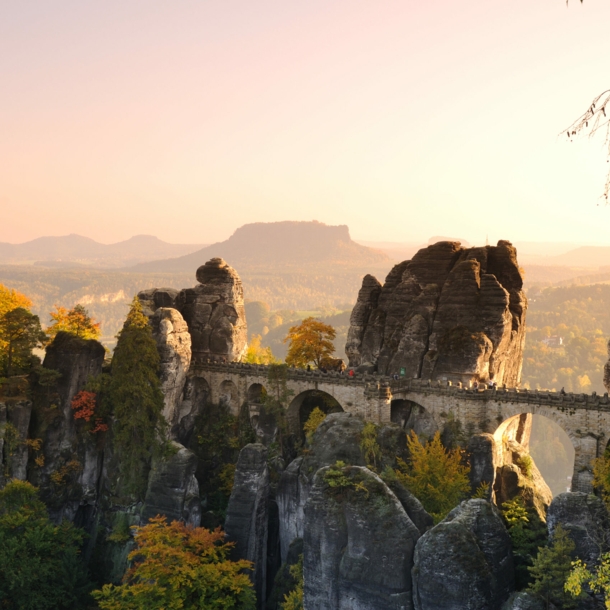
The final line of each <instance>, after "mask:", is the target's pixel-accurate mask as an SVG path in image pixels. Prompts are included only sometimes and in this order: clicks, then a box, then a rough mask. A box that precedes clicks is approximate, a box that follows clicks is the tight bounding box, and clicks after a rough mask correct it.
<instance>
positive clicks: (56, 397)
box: [29, 332, 105, 520]
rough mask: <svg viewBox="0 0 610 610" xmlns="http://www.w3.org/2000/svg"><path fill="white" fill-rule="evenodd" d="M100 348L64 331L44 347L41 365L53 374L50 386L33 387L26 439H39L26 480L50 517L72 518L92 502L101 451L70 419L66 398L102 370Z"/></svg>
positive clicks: (68, 401)
mask: <svg viewBox="0 0 610 610" xmlns="http://www.w3.org/2000/svg"><path fill="white" fill-rule="evenodd" d="M104 357H105V350H104V346H103V345H102V344H101V343H99V342H98V341H95V340H93V339H90V340H85V339H81V338H79V337H76V336H74V335H70V334H68V333H65V332H59V333H57V335H56V337H55V339H54V340H53V342H52V343H51V344H50V345H49V346H48V347H47V350H46V355H45V359H44V362H43V367H44V368H45V369H51V370H54V371H57V372H58V373H59V378H58V380H57V382H56V384H54V385H52V386H45V387H39V388H37V390H36V395H37V399H36V405H35V409H34V413H33V420H34V421H33V426H32V429H31V430H30V434H31V437H32V438H41V439H42V440H43V443H42V450H41V456H39V457H41V458H42V459H41V460H40V463H41V464H42V465H37V466H36V468H34V469H33V471H32V474H31V476H30V477H29V479H30V480H31V481H32V482H33V483H34V484H36V485H37V486H39V487H40V488H41V497H42V498H43V499H44V500H45V502H46V503H47V505H48V506H49V509H50V514H51V516H52V517H53V518H54V519H56V520H61V519H63V518H66V519H69V520H73V519H74V518H75V516H76V513H77V511H78V510H80V511H81V512H82V511H86V508H87V507H88V506H93V505H95V503H96V502H97V493H98V482H99V477H100V472H101V468H102V455H101V452H100V451H99V448H98V447H97V445H96V442H95V438H94V437H93V436H92V435H91V434H89V433H81V432H80V428H79V426H78V425H77V423H76V422H75V420H74V412H73V410H72V404H71V403H72V399H73V398H74V396H75V395H76V394H77V393H78V392H80V391H81V390H83V389H84V388H85V384H86V383H87V381H88V380H89V378H90V377H95V376H96V375H99V374H100V373H101V372H102V364H103V362H104Z"/></svg>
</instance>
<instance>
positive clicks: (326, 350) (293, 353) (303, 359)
mask: <svg viewBox="0 0 610 610" xmlns="http://www.w3.org/2000/svg"><path fill="white" fill-rule="evenodd" d="M336 336H337V333H336V331H335V329H334V328H333V327H332V326H329V325H328V324H324V323H323V322H320V321H319V320H316V319H315V318H312V317H309V318H305V319H304V320H303V321H302V322H301V323H300V324H298V325H297V326H291V327H290V329H289V330H288V334H287V335H286V337H285V339H284V343H287V342H289V347H288V354H287V355H286V364H288V365H290V366H296V367H298V368H305V367H306V366H307V365H308V364H310V363H313V364H314V365H315V366H316V367H318V368H319V367H320V364H321V362H322V360H323V359H324V358H328V357H331V356H332V355H333V354H334V352H335V346H334V344H333V340H334V339H335V337H336Z"/></svg>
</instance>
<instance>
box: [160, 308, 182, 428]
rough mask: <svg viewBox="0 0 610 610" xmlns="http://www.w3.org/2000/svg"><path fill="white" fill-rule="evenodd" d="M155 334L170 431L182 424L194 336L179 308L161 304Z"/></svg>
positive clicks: (164, 414)
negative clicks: (180, 408) (181, 404)
mask: <svg viewBox="0 0 610 610" xmlns="http://www.w3.org/2000/svg"><path fill="white" fill-rule="evenodd" d="M151 324H152V331H153V337H154V339H155V342H156V343H157V351H158V352H159V357H160V359H161V362H160V364H159V377H160V380H161V389H162V390H163V396H164V399H163V400H164V408H163V416H164V417H165V420H166V421H167V423H168V424H169V426H170V430H171V429H172V428H175V427H176V426H178V425H179V423H180V421H179V415H180V413H179V406H180V402H181V400H182V392H183V390H184V384H185V382H186V375H187V373H188V370H189V366H190V364H191V335H190V334H189V332H188V326H187V324H186V322H185V321H184V318H183V317H182V315H181V314H180V312H179V311H178V310H177V309H172V308H170V307H160V308H158V309H157V310H156V311H155V313H154V314H153V315H152V316H151Z"/></svg>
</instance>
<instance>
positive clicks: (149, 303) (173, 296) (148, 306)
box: [138, 288, 180, 318]
mask: <svg viewBox="0 0 610 610" xmlns="http://www.w3.org/2000/svg"><path fill="white" fill-rule="evenodd" d="M179 294H180V291H179V290H176V289H175V288H148V289H147V290H141V291H140V292H138V299H139V301H140V304H141V305H142V312H143V313H144V315H146V316H148V317H149V318H150V317H152V315H153V314H154V313H155V311H157V309H159V307H170V308H172V309H176V308H177V306H178V295H179Z"/></svg>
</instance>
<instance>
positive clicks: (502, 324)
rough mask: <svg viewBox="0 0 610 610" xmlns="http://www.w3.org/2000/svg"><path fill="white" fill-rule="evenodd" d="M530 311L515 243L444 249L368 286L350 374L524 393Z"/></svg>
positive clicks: (356, 314) (355, 326)
mask: <svg viewBox="0 0 610 610" xmlns="http://www.w3.org/2000/svg"><path fill="white" fill-rule="evenodd" d="M526 309H527V299H526V297H525V294H524V292H523V276H522V273H521V270H520V269H519V266H518V264H517V253H516V250H515V248H514V247H513V246H512V245H511V244H510V242H507V241H499V242H498V245H497V246H486V247H482V248H468V249H465V248H462V247H460V244H459V243H458V242H439V243H436V244H434V245H433V246H429V247H427V248H423V249H422V250H420V251H419V252H418V253H417V254H416V255H415V256H414V257H413V259H412V260H410V261H404V262H402V263H400V264H398V265H396V266H395V267H394V268H393V269H392V271H390V273H389V275H388V276H387V278H386V281H385V283H384V284H383V285H381V284H380V283H379V282H378V281H377V280H376V279H375V278H374V277H372V276H370V275H367V276H366V277H365V278H364V280H363V283H362V288H361V290H360V292H359V294H358V301H357V303H356V306H355V307H354V310H353V312H352V316H351V320H350V330H349V333H348V338H347V344H346V347H345V351H346V353H347V355H348V357H349V362H350V366H353V367H362V368H363V369H365V370H376V371H378V372H380V373H383V374H395V373H398V372H399V371H400V369H401V368H404V369H405V373H406V376H407V377H409V378H413V377H415V378H417V377H421V378H425V379H440V378H447V379H450V380H453V381H461V382H470V381H472V380H486V379H489V378H493V379H494V380H495V381H496V383H498V384H500V385H501V384H507V385H510V386H517V385H518V384H519V379H520V375H521V362H522V354H523V344H524V340H525V312H526Z"/></svg>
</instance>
